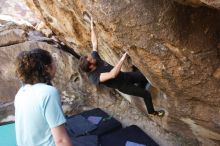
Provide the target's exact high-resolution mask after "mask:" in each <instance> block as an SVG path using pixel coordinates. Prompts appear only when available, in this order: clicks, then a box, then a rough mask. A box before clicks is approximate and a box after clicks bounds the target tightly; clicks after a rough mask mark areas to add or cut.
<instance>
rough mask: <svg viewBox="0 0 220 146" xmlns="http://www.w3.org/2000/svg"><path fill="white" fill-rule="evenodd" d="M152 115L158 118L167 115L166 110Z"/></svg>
mask: <svg viewBox="0 0 220 146" xmlns="http://www.w3.org/2000/svg"><path fill="white" fill-rule="evenodd" d="M152 115H154V116H158V117H163V116H164V115H165V111H164V110H159V111H155V112H153V113H152Z"/></svg>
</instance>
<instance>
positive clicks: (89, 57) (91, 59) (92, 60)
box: [87, 55, 96, 69]
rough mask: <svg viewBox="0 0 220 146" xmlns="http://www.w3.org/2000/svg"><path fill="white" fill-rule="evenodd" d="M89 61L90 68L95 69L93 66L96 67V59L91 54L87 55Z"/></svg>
mask: <svg viewBox="0 0 220 146" xmlns="http://www.w3.org/2000/svg"><path fill="white" fill-rule="evenodd" d="M87 61H88V62H89V68H90V69H93V68H95V67H96V59H95V58H93V57H92V56H91V55H89V56H88V57H87Z"/></svg>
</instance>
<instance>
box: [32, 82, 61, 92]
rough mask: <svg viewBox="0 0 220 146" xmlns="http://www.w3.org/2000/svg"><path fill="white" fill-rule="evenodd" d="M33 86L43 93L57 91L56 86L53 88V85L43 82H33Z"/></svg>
mask: <svg viewBox="0 0 220 146" xmlns="http://www.w3.org/2000/svg"><path fill="white" fill-rule="evenodd" d="M34 88H35V89H36V90H40V91H41V92H44V93H53V92H54V93H58V90H57V88H55V87H54V86H51V85H47V84H44V83H38V84H35V85H34Z"/></svg>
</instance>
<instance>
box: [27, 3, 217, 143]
mask: <svg viewBox="0 0 220 146" xmlns="http://www.w3.org/2000/svg"><path fill="white" fill-rule="evenodd" d="M191 2H193V1H191ZM194 2H196V3H195V4H196V5H198V4H199V3H200V2H199V1H194ZM203 2H204V1H203ZM206 2H207V1H206ZM209 2H211V1H209ZM215 2H216V3H215V4H214V6H217V5H218V2H217V1H215ZM26 3H27V4H28V6H30V7H31V8H32V9H33V10H34V11H35V12H36V13H37V14H38V15H40V16H41V17H42V20H43V21H45V23H46V24H47V25H48V26H49V27H50V28H51V30H52V31H53V32H54V33H55V34H56V35H57V37H58V38H59V39H60V40H61V41H63V42H65V44H67V45H69V46H70V47H72V48H73V49H74V51H75V52H77V53H78V54H80V55H82V54H86V53H89V52H90V51H91V43H90V32H89V25H88V24H87V23H86V22H85V21H84V20H83V15H82V13H83V11H85V10H86V11H89V12H90V13H92V15H93V17H94V20H95V24H96V29H97V34H98V42H99V51H100V54H101V56H102V57H103V58H104V59H105V60H106V61H108V62H109V63H111V64H113V65H114V64H115V63H116V62H117V61H118V59H119V58H120V56H121V54H122V53H123V52H124V51H125V50H126V49H128V50H129V56H130V58H129V59H128V60H127V61H126V63H125V66H124V68H123V69H124V70H131V67H132V65H134V66H136V67H137V68H138V69H139V70H141V71H142V72H143V73H144V75H145V76H146V78H148V80H149V81H150V82H151V83H152V84H153V86H154V87H155V88H154V89H152V95H153V100H154V101H153V102H154V104H155V106H156V108H163V109H165V110H166V117H164V118H163V119H157V118H152V119H151V120H152V123H153V124H149V123H151V121H150V119H149V118H147V119H145V118H143V115H139V113H138V112H136V109H135V108H131V109H130V110H128V111H129V112H131V113H134V115H137V119H138V120H136V122H137V123H139V124H140V125H141V124H142V128H144V129H145V130H146V131H148V133H150V135H152V136H153V137H154V139H156V141H158V143H159V144H161V145H181V144H183V145H204V146H205V145H219V144H220V133H219V131H220V118H219V117H220V107H219V103H220V98H219V95H220V89H219V85H220V82H219V79H220V71H219V70H220V62H219V59H220V57H219V53H220V46H219V45H220V44H219V43H220V40H219V36H220V27H219V26H220V17H219V14H220V12H219V10H215V9H210V8H207V7H198V8H192V7H188V6H183V5H180V4H177V3H174V2H172V1H166V0H148V1H145V0H124V1H107V0H101V1H96V0H91V1H88V0H75V1H71V0H59V1H58V0H51V1H47V0H28V1H26ZM209 4H210V5H211V3H209ZM70 70H71V69H70ZM73 70H74V69H73ZM66 71H67V68H66ZM76 74H78V73H76ZM60 75H62V76H63V74H62V73H61V74H60ZM78 75H79V74H78ZM80 76H81V75H80ZM77 78H79V79H80V77H77ZM77 78H75V76H72V78H71V79H74V80H76V81H77V80H78V79H77ZM66 79H67V78H66ZM65 82H66V80H63V81H62V84H64V83H65ZM71 82H72V81H71ZM67 85H68V84H67ZM70 85H71V84H70ZM64 87H65V86H64ZM68 87H69V86H68ZM71 87H72V85H71ZM80 87H82V88H81V90H82V93H84V90H85V89H86V90H87V91H88V92H92V93H94V94H96V96H93V95H92V96H89V99H90V97H97V98H91V100H89V99H86V98H83V99H84V100H81V98H79V97H86V96H87V94H85V95H84V94H82V95H81V94H77V93H78V92H77V93H75V92H73V91H72V92H69V93H68V94H67V93H65V92H64V93H63V94H67V95H68V96H67V97H69V98H68V100H67V101H66V102H71V100H73V99H75V101H78V102H76V104H75V105H74V108H75V107H77V106H78V105H83V104H85V103H84V102H86V103H87V104H88V105H93V106H99V107H104V108H105V109H108V110H110V111H113V113H114V114H115V115H116V116H117V117H124V118H125V119H124V121H125V123H126V118H128V117H129V116H127V115H128V114H129V113H128V114H125V113H123V112H118V110H116V107H117V108H118V109H120V110H121V111H124V110H125V109H127V106H123V108H119V107H118V105H120V104H116V103H118V102H119V101H118V98H116V97H115V101H108V100H109V98H108V97H109V96H110V95H111V94H110V95H108V94H109V92H104V93H106V94H101V93H100V92H99V91H96V88H95V87H94V86H91V84H87V85H84V84H81V86H80ZM69 88H70V87H69ZM76 88H77V87H76ZM101 89H102V88H101ZM98 90H99V88H98ZM103 90H106V89H103ZM107 93H108V94H107ZM75 94H76V95H79V96H78V98H77V97H75ZM103 95H105V97H103ZM81 101H84V102H81ZM131 102H132V104H135V106H134V107H137V108H138V109H140V108H139V107H141V109H142V111H143V104H142V103H141V102H140V100H138V98H132V100H131ZM125 103H126V102H125ZM140 103H141V106H139V105H140ZM106 104H107V105H106ZM114 104H115V105H114ZM121 104H122V103H121ZM74 108H73V110H74ZM129 108H130V107H129ZM116 111H117V112H118V113H117V112H116ZM138 115H139V116H138ZM126 116H127V117H126ZM144 120H145V121H144ZM134 121H135V120H134ZM154 124H156V125H157V124H158V125H160V128H155V127H156V126H153V127H154V128H155V129H153V130H152V131H151V130H149V129H150V127H151V126H152V125H154ZM146 125H147V126H146ZM161 128H162V129H165V130H167V131H169V132H171V133H172V134H174V135H179V138H178V136H176V141H177V142H176V143H175V142H174V143H172V142H173V141H172V142H171V143H169V142H167V141H166V140H164V139H163V140H161V139H160V138H158V137H160V136H161V135H159V134H158V131H163V130H162V129H161ZM149 131H150V132H149ZM162 133H163V132H162ZM164 135H165V134H164ZM164 135H162V137H163V136H164ZM165 137H166V136H165ZM168 137H169V136H168ZM174 137H175V136H174ZM180 137H181V138H180ZM183 137H185V138H183ZM180 139H181V140H180ZM187 139H190V140H189V141H188V140H187ZM193 139H194V140H193ZM178 140H180V141H178ZM174 141H175V140H174ZM197 141H199V143H198V142H197Z"/></svg>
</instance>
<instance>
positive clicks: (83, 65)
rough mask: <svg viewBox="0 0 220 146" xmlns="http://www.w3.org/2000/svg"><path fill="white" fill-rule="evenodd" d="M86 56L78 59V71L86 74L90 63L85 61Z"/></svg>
mask: <svg viewBox="0 0 220 146" xmlns="http://www.w3.org/2000/svg"><path fill="white" fill-rule="evenodd" d="M87 58H88V56H81V57H80V59H79V69H80V70H82V71H84V72H86V73H88V72H90V71H91V69H90V68H89V66H90V63H89V61H88V60H87Z"/></svg>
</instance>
